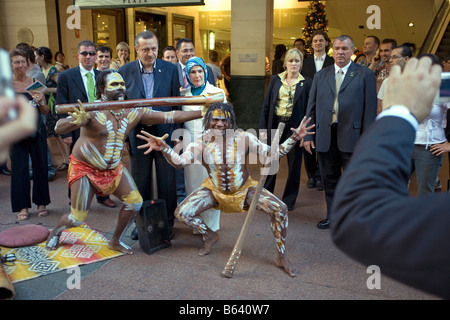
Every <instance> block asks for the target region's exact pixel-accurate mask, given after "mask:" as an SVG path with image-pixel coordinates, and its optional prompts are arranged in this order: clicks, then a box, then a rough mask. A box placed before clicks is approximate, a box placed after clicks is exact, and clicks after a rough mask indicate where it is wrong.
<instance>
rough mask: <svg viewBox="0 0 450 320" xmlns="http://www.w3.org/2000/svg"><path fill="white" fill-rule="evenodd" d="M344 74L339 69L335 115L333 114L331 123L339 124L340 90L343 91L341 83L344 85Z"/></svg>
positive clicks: (334, 106) (334, 107)
mask: <svg viewBox="0 0 450 320" xmlns="http://www.w3.org/2000/svg"><path fill="white" fill-rule="evenodd" d="M343 74H344V72H343V71H342V69H339V71H338V73H337V75H336V98H335V99H334V105H333V114H332V120H331V123H335V122H337V114H338V107H339V101H338V100H339V99H338V97H339V90H340V89H341V83H342V76H343Z"/></svg>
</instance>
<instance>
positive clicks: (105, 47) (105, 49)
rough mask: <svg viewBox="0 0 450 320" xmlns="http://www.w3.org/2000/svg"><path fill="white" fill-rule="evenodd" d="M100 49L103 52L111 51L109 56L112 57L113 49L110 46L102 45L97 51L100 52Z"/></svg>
mask: <svg viewBox="0 0 450 320" xmlns="http://www.w3.org/2000/svg"><path fill="white" fill-rule="evenodd" d="M98 51H100V52H103V53H105V52H109V57H110V58H112V50H111V48H110V47H107V46H100V47H98V48H97V52H98Z"/></svg>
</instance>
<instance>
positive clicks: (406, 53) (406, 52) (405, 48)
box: [394, 45, 413, 58]
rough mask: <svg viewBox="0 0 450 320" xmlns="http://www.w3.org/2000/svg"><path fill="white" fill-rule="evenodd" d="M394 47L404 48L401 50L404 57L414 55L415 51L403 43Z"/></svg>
mask: <svg viewBox="0 0 450 320" xmlns="http://www.w3.org/2000/svg"><path fill="white" fill-rule="evenodd" d="M394 49H402V50H401V52H402V53H401V55H402V57H408V58H411V57H412V56H413V53H412V51H411V48H410V47H408V46H405V45H401V46H397V47H395V48H394Z"/></svg>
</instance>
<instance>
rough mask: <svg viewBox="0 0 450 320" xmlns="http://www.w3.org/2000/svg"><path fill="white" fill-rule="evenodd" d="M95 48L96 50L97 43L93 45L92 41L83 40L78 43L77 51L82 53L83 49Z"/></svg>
mask: <svg viewBox="0 0 450 320" xmlns="http://www.w3.org/2000/svg"><path fill="white" fill-rule="evenodd" d="M82 46H83V47H94V48H95V43H93V42H92V41H91V40H83V41H81V42H80V43H78V46H77V51H80V48H81V47H82Z"/></svg>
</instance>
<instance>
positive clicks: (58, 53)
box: [54, 51, 66, 61]
mask: <svg viewBox="0 0 450 320" xmlns="http://www.w3.org/2000/svg"><path fill="white" fill-rule="evenodd" d="M60 54H61V55H62V56H63V57H65V56H66V55H65V54H64V53H62V51H57V52H56V53H55V57H54V59H55V61H56V58H58V55H60Z"/></svg>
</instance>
